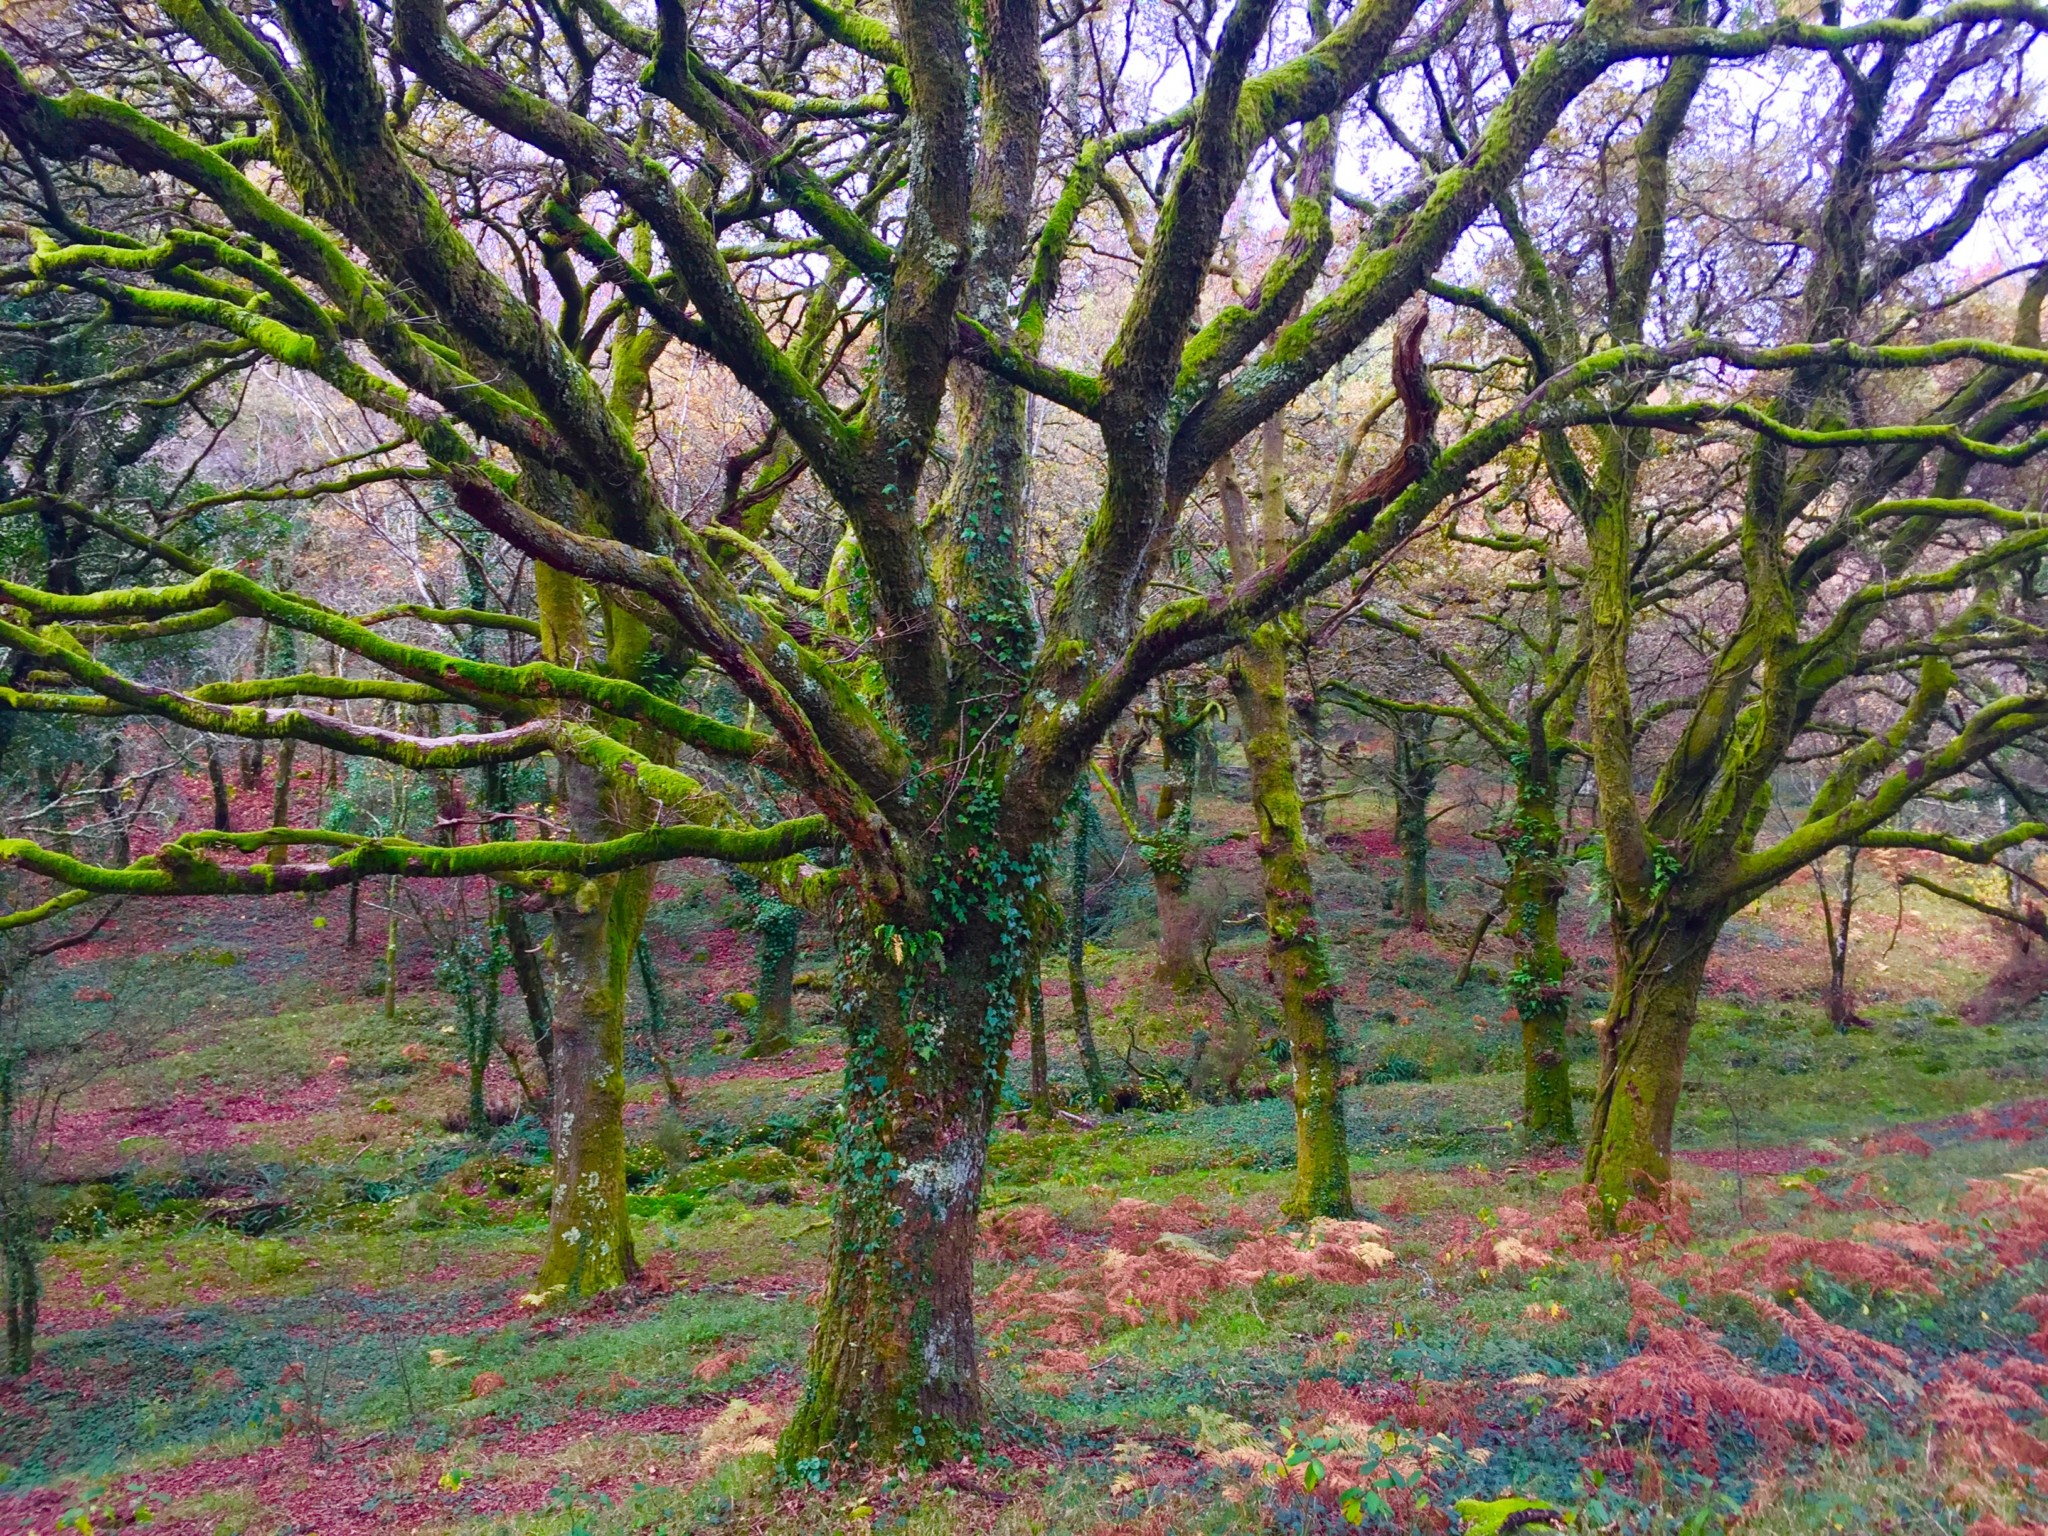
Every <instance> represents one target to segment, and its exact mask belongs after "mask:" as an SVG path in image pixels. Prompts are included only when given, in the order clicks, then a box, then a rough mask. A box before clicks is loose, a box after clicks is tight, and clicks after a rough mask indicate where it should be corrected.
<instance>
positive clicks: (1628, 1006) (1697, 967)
mask: <svg viewBox="0 0 2048 1536" xmlns="http://www.w3.org/2000/svg"><path fill="white" fill-rule="evenodd" d="M1724 921H1725V917H1724V916H1723V915H1721V914H1707V913H1687V912H1683V911H1674V910H1671V909H1669V908H1666V909H1663V910H1660V911H1659V912H1657V913H1656V914H1655V915H1653V916H1652V917H1651V918H1650V919H1649V920H1648V921H1646V922H1644V923H1642V924H1640V925H1637V926H1636V927H1634V928H1632V929H1630V930H1628V931H1617V932H1616V935H1615V980H1614V997H1613V1001H1612V1003H1611V1004H1610V1005H1609V1008H1608V1011H1607V1017H1606V1019H1605V1021H1604V1022H1603V1023H1602V1024H1601V1026H1600V1086H1599V1090H1598V1092H1597V1093H1596V1094H1595V1096H1594V1100H1593V1114H1592V1121H1591V1124H1590V1125H1589V1126H1588V1128H1587V1138H1586V1182H1587V1183H1588V1184H1590V1185H1592V1187H1593V1191H1594V1193H1595V1195H1596V1196H1597V1197H1598V1199H1599V1202H1600V1206H1601V1209H1602V1211H1603V1212H1604V1213H1605V1216H1606V1219H1607V1220H1608V1221H1609V1222H1611V1223H1615V1224H1623V1225H1625V1224H1627V1223H1628V1222H1629V1221H1630V1220H1631V1217H1630V1215H1629V1214H1628V1210H1629V1207H1630V1205H1631V1203H1632V1202H1636V1201H1640V1202H1642V1203H1643V1204H1644V1205H1647V1206H1651V1207H1661V1206H1662V1205H1663V1203H1664V1201H1665V1199H1666V1197H1667V1195H1668V1194H1669V1191H1670V1186H1671V1126H1672V1122H1673V1120H1674V1118H1675V1117H1676V1115H1677V1111H1678V1096H1679V1091H1680V1089H1681V1088H1682V1086H1683V1084H1684V1078H1685V1056H1686V1050H1687V1047H1688V1046H1689V1045H1690V1043H1691V1040H1692V1027H1693V1022H1694V1020H1695V1019H1696V1018H1697V1017H1698V1016H1699V997H1700V983H1701V982H1702V980H1703V979H1704V978H1705V976H1706V969H1707V959H1708V956H1710V955H1711V954H1712V953H1713V949H1714V941H1715V939H1716V938H1718V937H1719V936H1720V932H1721V926H1722V923H1723V922H1724Z"/></svg>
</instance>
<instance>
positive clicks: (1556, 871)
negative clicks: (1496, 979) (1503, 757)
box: [1502, 763, 1573, 1145]
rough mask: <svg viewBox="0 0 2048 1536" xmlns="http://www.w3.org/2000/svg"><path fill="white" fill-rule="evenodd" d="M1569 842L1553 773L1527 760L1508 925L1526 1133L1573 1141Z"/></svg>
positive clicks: (1511, 860) (1520, 776) (1512, 840)
mask: <svg viewBox="0 0 2048 1536" xmlns="http://www.w3.org/2000/svg"><path fill="white" fill-rule="evenodd" d="M1563 841H1564V837H1563V829H1562V828H1561V827H1560V826H1559V824H1558V817H1557V804H1556V784H1555V779H1554V776H1553V775H1552V774H1551V773H1550V772H1549V771H1548V770H1547V769H1544V768H1532V767H1531V766H1529V765H1528V764H1526V763H1525V764H1523V765H1521V766H1520V767H1519V768H1518V770H1517V784H1516V795H1515V819H1514V821H1513V823H1512V825H1511V826H1510V827H1509V830H1508V836H1507V838H1506V839H1505V840H1504V842H1503V846H1502V852H1504V853H1505V854H1506V855H1507V862H1508V882H1507V889H1506V892H1505V904H1504V915H1505V917H1506V924H1505V932H1506V933H1507V936H1508V938H1509V939H1510V940H1511V941H1512V942H1513V944H1514V956H1515V965H1514V970H1513V971H1512V972H1511V973H1510V974H1509V976H1508V997H1509V999H1510V1000H1511V1001H1512V1002H1513V1003H1514V1005H1515V1011H1516V1013H1518V1014H1519V1015H1520V1016H1521V1021H1522V1120H1523V1134H1525V1135H1526V1136H1527V1137H1528V1138H1529V1140H1530V1141H1532V1142H1536V1143H1548V1144H1550V1145H1562V1144H1563V1143H1566V1142H1569V1141H1570V1140H1571V1139H1572V1134H1573V1127H1572V1080H1571V1069H1570V1067H1569V1065H1568V1063H1567V1061H1566V1057H1565V1029H1566V1025H1567V1024H1568V1022H1569V1020H1570V1015H1571V990H1570V988H1569V987H1567V986H1566V985H1565V954H1564V950H1563V948H1562V946H1561V945H1560V944H1559V943H1558V938H1557V914H1558V905H1559V903H1560V902H1562V901H1563V900H1564V893H1565V877H1564V869H1563V867H1562V865H1561V864H1560V862H1559V859H1560V855H1561V853H1562V849H1563Z"/></svg>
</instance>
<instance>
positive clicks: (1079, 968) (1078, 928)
mask: <svg viewBox="0 0 2048 1536" xmlns="http://www.w3.org/2000/svg"><path fill="white" fill-rule="evenodd" d="M1073 805H1074V809H1073V817H1074V860H1073V867H1072V875H1071V881H1070V883H1069V885H1068V887H1067V914H1066V916H1067V923H1066V927H1067V1002H1068V1006H1069V1007H1070V1008H1071V1009H1072V1011H1073V1015H1074V1044H1075V1045H1076V1046H1077V1047H1078V1048H1079V1050H1080V1052H1081V1077H1082V1080H1083V1081H1084V1082H1086V1083H1087V1085H1088V1098H1089V1101H1090V1102H1091V1103H1093V1104H1095V1105H1096V1106H1098V1107H1100V1106H1101V1105H1104V1104H1106V1103H1108V1102H1109V1082H1108V1080H1107V1079H1106V1078H1104V1077H1103V1075H1102V1057H1101V1056H1100V1055H1099V1054H1097V1052H1096V1049H1095V1025H1094V1022H1093V1020H1092V1019H1091V1018H1090V1017H1089V1012H1088V832H1089V824H1090V823H1091V822H1092V821H1093V820H1094V819H1095V807H1094V806H1093V805H1092V804H1091V803H1090V802H1089V799H1088V791H1087V788H1086V787H1085V786H1083V787H1082V788H1081V789H1079V790H1077V791H1075V794H1074V802H1073Z"/></svg>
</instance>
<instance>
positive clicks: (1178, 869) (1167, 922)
mask: <svg viewBox="0 0 2048 1536" xmlns="http://www.w3.org/2000/svg"><path fill="white" fill-rule="evenodd" d="M1193 770H1194V762H1193V760H1192V757H1189V758H1186V759H1177V758H1176V757H1175V756H1174V755H1173V754H1172V753H1171V752H1170V751H1169V752H1168V753H1167V755H1166V777H1165V779H1164V781H1163V782H1161V784H1160V786H1159V799H1158V802H1157V803H1158V810H1157V812H1156V814H1155V815H1154V817H1153V832H1152V836H1151V838H1150V839H1149V840H1148V842H1147V843H1146V845H1145V864H1146V867H1147V868H1148V869H1149V870H1150V871H1151V873H1152V896H1153V900H1154V902H1155V903H1156V904H1157V906H1158V909H1159V952H1158V957H1157V959H1156V961H1155V963H1154V965H1153V970H1152V973H1153V976H1154V977H1155V978H1156V979H1157V980H1159V981H1162V982H1164V983H1166V985H1168V986H1170V987H1173V988H1174V989H1176V990H1178V991H1187V990H1190V989H1192V988H1193V987H1195V986H1196V985H1197V984H1198V983H1199V982H1200V981H1201V977H1202V969H1201V947H1202V937H1203V934H1202V927H1203V922H1202V911H1201V908H1200V907H1199V906H1198V905H1197V904H1196V902H1195V896H1194V869H1193V867H1192V866H1193V862H1194V860H1193V842H1194V825H1195V781H1194V771H1193Z"/></svg>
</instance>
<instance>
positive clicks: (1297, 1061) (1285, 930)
mask: <svg viewBox="0 0 2048 1536" xmlns="http://www.w3.org/2000/svg"><path fill="white" fill-rule="evenodd" d="M1263 448H1264V464H1263V472H1262V474H1261V477H1260V479H1261V496H1260V518H1259V524H1260V527H1259V537H1258V539H1257V541H1256V542H1255V540H1254V537H1253V533H1252V530H1251V529H1250V527H1249V526H1248V522H1249V520H1248V518H1247V515H1246V509H1245V505H1244V495H1243V492H1242V491H1241V490H1240V489H1239V487H1238V485H1237V483H1236V481H1235V480H1234V479H1233V478H1231V477H1229V476H1225V477H1224V478H1223V480H1222V496H1223V505H1224V526H1225V528H1226V529H1227V530H1228V533H1229V538H1230V544H1231V560H1232V565H1233V566H1234V568H1235V569H1236V570H1237V571H1238V572H1239V573H1240V574H1246V573H1249V572H1250V571H1253V570H1256V569H1257V568H1258V567H1259V565H1261V564H1263V563H1266V562H1269V561H1271V560H1274V559H1277V558H1280V557H1281V556H1282V555H1284V553H1285V550H1286V546H1287V532H1288V529H1287V515H1286V502H1285V492H1284V486H1283V480H1282V476H1281V449H1282V440H1281V437H1280V433H1279V430H1278V424H1277V423H1274V424H1271V425H1269V427H1268V428H1267V430H1266V431H1265V432H1264V433H1263ZM1290 618H1295V616H1293V615H1289V616H1288V618H1283V619H1276V620H1274V621H1272V622H1269V623H1266V624H1262V625H1260V626H1259V628H1258V629H1256V630H1254V631H1253V632H1252V633H1251V635H1250V636H1248V637H1247V638H1246V640H1245V641H1244V643H1243V644H1242V645H1240V646H1239V647H1238V649H1237V651H1236V652H1235V654H1234V655H1233V656H1232V659H1231V663H1230V687H1231V693H1232V695H1233V696H1234V698H1235V699H1236V702H1237V713H1238V719H1239V721H1240V722H1241V724H1242V726H1243V728H1244V755H1245V762H1246V764H1247V765H1248V766H1249V767H1250V769H1251V795H1252V815H1253V817H1254V818H1255V820H1256V826H1257V830H1258V852H1259V867H1260V870H1261V872H1262V874H1263V876H1264V880H1265V899H1266V963H1267V968H1268V969H1269V970H1270V971H1271V972H1272V975H1273V981H1274V984H1275V985H1276V986H1277V987H1278V989H1279V993H1280V1017H1281V1020H1282V1023H1283V1025H1284V1026H1285V1028H1286V1030H1287V1041H1288V1046H1289V1051H1290V1054H1291V1056H1292V1058H1293V1063H1294V1187H1293V1189H1292V1191H1291V1192H1290V1193H1289V1194H1288V1196H1287V1199H1286V1201H1285V1202H1284V1203H1283V1205H1282V1207H1281V1209H1282V1210H1283V1211H1284V1212H1285V1213H1286V1214H1287V1215H1289V1216H1292V1217H1295V1218H1297V1219H1299V1220H1304V1221H1306V1220H1308V1219H1310V1218H1312V1217H1316V1216H1344V1217H1348V1216H1351V1215H1353V1214H1355V1213H1354V1211H1353V1208H1352V1203H1351V1164H1350V1155H1349V1149H1348V1147H1347V1146H1346V1143H1345V1133H1344V1107H1343V1104H1342V1103H1341V1102H1340V1100H1339V1097H1338V1083H1339V1078H1340V1076H1341V1073H1342V1069H1343V1050H1342V1044H1341V1040H1340V1037H1339V1035H1338V1032H1337V1018H1336V1001H1335V993H1334V991H1333V990H1332V987H1331V978H1330V964H1329V956H1328V953H1327V951H1326V950H1325V949H1324V947H1323V942H1322V935H1321V933H1320V931H1319V928H1318V924H1317V920H1316V897H1315V883H1314V880H1313V878H1312V876H1311V874H1310V871H1309V862H1308V835H1307V830H1306V828H1305V827H1304V825H1303V821H1302V804H1301V791H1300V788H1299V786H1298V785H1297V784H1296V782H1295V758H1294V749H1293V742H1292V740H1291V739H1290V732H1289V730H1288V713H1289V707H1288V702H1287V651H1288V646H1287V634H1286V625H1287V622H1288V619H1290ZM1296 622H1298V619H1297V620H1296Z"/></svg>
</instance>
